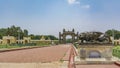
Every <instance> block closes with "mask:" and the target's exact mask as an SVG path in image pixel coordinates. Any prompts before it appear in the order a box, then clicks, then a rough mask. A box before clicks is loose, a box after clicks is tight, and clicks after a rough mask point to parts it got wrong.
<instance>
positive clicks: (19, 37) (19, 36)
mask: <svg viewBox="0 0 120 68" xmlns="http://www.w3.org/2000/svg"><path fill="white" fill-rule="evenodd" d="M18 43H20V30H18Z"/></svg>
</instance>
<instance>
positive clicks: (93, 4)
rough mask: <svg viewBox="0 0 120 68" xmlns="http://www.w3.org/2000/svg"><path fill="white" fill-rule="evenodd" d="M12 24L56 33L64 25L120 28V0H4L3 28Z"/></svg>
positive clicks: (1, 7) (1, 3) (0, 5)
mask: <svg viewBox="0 0 120 68" xmlns="http://www.w3.org/2000/svg"><path fill="white" fill-rule="evenodd" d="M11 25H16V26H20V27H21V28H23V29H27V30H28V31H29V34H31V33H32V34H40V35H41V34H52V35H56V36H58V33H59V31H62V29H63V28H65V29H66V30H71V29H72V28H74V29H75V30H76V31H79V32H84V31H103V32H104V31H106V30H107V29H117V30H120V0H0V28H5V27H9V26H11Z"/></svg>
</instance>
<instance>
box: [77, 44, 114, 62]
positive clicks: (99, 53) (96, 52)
mask: <svg viewBox="0 0 120 68" xmlns="http://www.w3.org/2000/svg"><path fill="white" fill-rule="evenodd" d="M112 48H113V46H112V45H111V44H104V45H99V44H96V45H90V44H89V45H80V46H79V48H78V51H79V56H80V58H81V59H86V58H105V59H107V60H108V59H111V57H112Z"/></svg>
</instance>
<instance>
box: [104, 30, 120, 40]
mask: <svg viewBox="0 0 120 68" xmlns="http://www.w3.org/2000/svg"><path fill="white" fill-rule="evenodd" d="M105 33H106V34H107V35H109V36H114V38H115V39H119V38H120V31H118V30H113V29H112V30H107V31H106V32H105ZM113 34H114V35H113Z"/></svg>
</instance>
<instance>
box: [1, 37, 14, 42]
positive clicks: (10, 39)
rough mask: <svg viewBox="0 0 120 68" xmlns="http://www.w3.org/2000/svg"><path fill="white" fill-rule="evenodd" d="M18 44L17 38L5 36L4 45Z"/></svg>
mask: <svg viewBox="0 0 120 68" xmlns="http://www.w3.org/2000/svg"><path fill="white" fill-rule="evenodd" d="M12 43H16V38H15V37H14V36H3V39H2V44H12Z"/></svg>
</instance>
